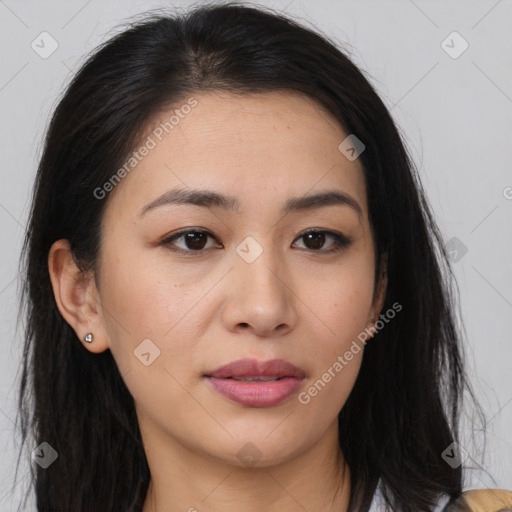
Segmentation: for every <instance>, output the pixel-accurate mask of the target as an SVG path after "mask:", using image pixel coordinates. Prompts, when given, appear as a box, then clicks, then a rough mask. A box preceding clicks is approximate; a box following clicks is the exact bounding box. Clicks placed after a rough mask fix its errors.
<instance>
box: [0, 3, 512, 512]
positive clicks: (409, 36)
mask: <svg viewBox="0 0 512 512" xmlns="http://www.w3.org/2000/svg"><path fill="white" fill-rule="evenodd" d="M190 4H191V2H172V3H171V2H142V1H138V2H136V1H120V0H119V1H113V0H109V1H104V2H100V1H99V0H90V1H86V0H83V1H82V0H81V1H66V2H64V1H62V2H56V1H45V2H36V1H13V0H10V1H7V0H5V1H2V0H0V45H1V48H2V51H1V66H0V108H1V113H2V115H1V121H0V140H1V165H0V173H1V189H0V226H1V230H2V231H1V235H2V236H1V240H2V246H1V247H2V250H1V251H0V312H1V313H0V314H1V322H0V330H1V337H0V340H1V341H0V343H1V346H2V353H3V356H2V358H1V362H0V364H1V367H0V383H1V386H0V393H1V397H0V412H1V414H0V426H1V436H2V439H1V445H2V446H3V447H4V453H3V459H2V460H3V461H4V462H3V463H2V465H1V466H0V511H2V512H3V511H6V512H7V511H11V510H16V504H17V503H18V499H19V498H18V495H19V493H20V492H21V490H22V489H23V488H24V487H25V481H23V477H24V474H25V473H26V471H27V466H26V464H25V465H23V466H21V469H22V472H21V474H20V475H19V476H20V477H21V478H19V479H18V481H17V482H14V480H13V478H14V467H15V461H16V458H15V457H16V454H17V445H18V438H17V437H15V434H16V432H17V426H16V424H15V417H16V410H15V406H16V403H15V398H16V396H17V395H16V392H17V386H18V382H19V381H18V380H17V379H18V378H19V374H18V371H19V366H20V361H21V344H22V336H21V332H20V331H19V330H18V331H16V314H17V283H18V281H19V278H18V276H17V265H18V261H19V253H20V248H21V243H22V237H23V232H24V227H25V223H26V219H27V214H28V207H29V194H30V191H31V186H32V183H33V180H34V175H35V169H36V166H37V162H38V158H39V157H40V154H41V147H42V137H43V134H44V131H45V127H46V124H47V122H48V118H49V114H50V112H51V111H52V109H53V108H54V107H55V105H56V102H57V99H58V97H59V95H60V93H61V91H62V90H63V88H64V86H65V85H67V83H68V82H69V80H70V79H71V77H72V76H73V71H74V70H76V69H77V65H78V64H79V63H81V62H82V61H83V60H84V57H85V55H86V53H88V52H89V51H91V50H92V49H93V48H94V47H96V46H97V45H98V44H99V43H100V42H102V41H104V40H105V39H106V38H107V37H109V36H110V35H112V29H113V27H115V26H116V25H119V24H120V23H121V22H123V21H124V20H126V18H128V17H130V16H132V15H134V14H136V13H140V12H143V11H146V10H148V9H150V8H158V7H172V6H181V7H182V8H186V7H187V6H189V5H190ZM260 5H265V6H270V7H275V8H277V9H280V10H284V11H285V12H287V13H289V14H291V15H296V16H298V17H299V18H301V19H302V20H308V21H309V23H311V25H312V26H314V27H316V28H318V29H319V30H320V31H322V32H323V33H324V34H326V35H328V36H330V37H332V38H333V39H334V40H335V41H337V42H338V43H339V44H341V45H343V46H344V47H345V48H347V49H349V50H350V52H351V53H352V58H353V59H354V61H355V62H356V64H358V65H359V66H360V67H361V68H362V69H363V70H364V71H365V73H366V74H367V76H368V78H369V79H370V81H371V82H372V83H373V84H374V86H375V87H376V88H377V90H378V91H379V93H380V94H381V96H382V98H383V100H384V102H385V104H386V105H387V106H388V108H390V109H391V113H392V115H393V117H394V119H395V120H396V122H397V123H398V125H399V127H400V130H401V132H402V133H403V134H404V135H405V137H406V143H407V145H408V148H409V149H410V151H411V154H412V155H413V157H414V159H415V162H416V164H417V166H418V167H419V169H420V173H421V176H422V180H423V184H424V186H425V188H426V191H427V194H428V196H429V199H430V202H431V204H432V207H433V210H434V212H435V216H436V220H437V222H438V224H439V227H440V229H441V231H442V233H443V236H444V237H445V241H446V242H447V243H448V246H449V247H450V248H451V249H457V247H459V248H460V247H465V248H467V252H466V253H465V254H463V255H462V253H461V252H460V250H459V252H458V253H457V254H455V252H454V253H453V257H454V258H455V259H457V260H458V261H456V262H454V269H455V273H456V277H457V281H458V286H459V290H460V298H461V311H462V316H463V321H464V323H465V326H466V332H467V338H468V339H467V354H468V364H469V373H470V377H471V379H472V383H473V385H474V387H475V390H476V391H477V394H478V397H479V398H480V400H481V402H482V405H483V406H484V407H485V411H486V414H487V419H488V421H489V423H488V444H487V447H486V448H487V451H486V457H485V459H482V458H481V453H480V450H481V448H482V447H483V436H482V434H481V432H476V433H473V432H472V431H471V430H467V434H466V439H465V441H464V443H463V445H464V446H465V448H467V451H468V457H469V458H468V459H467V461H466V463H467V464H469V466H471V467H472V468H473V469H472V470H470V471H468V473H467V487H468V488H471V487H501V488H508V489H512V444H511V442H512V403H511V402H512V386H511V381H512V378H511V361H512V340H511V335H510V332H509V331H508V328H509V327H510V324H511V322H510V320H511V316H512V315H511V314H512V286H511V284H512V265H511V263H510V262H511V254H512V173H511V169H512V166H511V164H512V151H511V149H510V148H511V142H512V122H511V114H512V61H511V55H512V30H511V20H512V3H511V1H510V0H508V1H507V0H498V1H496V0H492V1H483V0H480V1H464V2H463V1H446V0H444V1H438V2H434V1H420V0H414V1H413V0H400V1H398V0H396V1H389V0H388V1H382V0H380V1H368V0H359V1H346V0H345V1H334V0H331V1H329V0H318V1H314V2H313V1H311V2H307V1H301V0H292V1H290V0H286V1H276V0H274V1H272V2H268V1H262V2H260ZM44 31H46V32H48V33H49V34H51V36H52V37H53V38H54V39H55V40H56V41H57V43H58V48H57V50H56V51H55V52H54V53H53V54H52V55H50V56H49V57H48V58H46V59H43V58H41V57H40V56H39V55H38V54H37V53H36V52H35V51H34V50H33V49H32V47H31V43H32V41H34V40H36V42H37V41H38V40H39V39H38V36H39V35H40V34H41V32H44ZM454 31H457V32H458V33H459V34H460V35H461V36H462V37H463V38H464V40H466V41H467V43H468V44H469V47H468V48H467V50H466V51H465V52H464V53H462V54H461V55H458V56H457V58H453V57H452V56H450V55H449V54H448V53H447V52H446V51H445V49H443V46H442V42H443V41H444V40H445V39H446V38H447V36H449V35H450V34H451V33H452V32H454ZM451 39H453V36H451V38H448V40H447V44H448V45H450V46H452V47H453V48H452V49H451V50H450V51H451V52H458V51H459V50H460V49H461V48H462V46H461V44H462V42H461V40H457V39H453V43H452V42H451ZM46 48H48V46H46ZM462 244H463V245H462ZM461 255H462V257H461ZM412 263H413V264H414V262H412ZM472 415H473V413H472V412H471V411H468V412H467V414H466V416H467V418H468V422H467V425H469V420H470V419H471V417H472ZM33 448H35V447H33ZM33 448H32V449H33ZM484 470H486V471H487V472H488V473H490V475H491V476H489V474H487V472H486V471H484ZM14 484H15V488H14V497H11V496H10V489H11V488H12V487H13V485H14ZM30 509H32V510H34V509H35V507H34V506H33V505H32V506H31V508H29V510H30Z"/></svg>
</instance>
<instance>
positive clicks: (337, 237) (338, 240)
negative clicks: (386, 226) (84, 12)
mask: <svg viewBox="0 0 512 512" xmlns="http://www.w3.org/2000/svg"><path fill="white" fill-rule="evenodd" d="M188 233H202V234H205V235H208V236H210V237H211V238H214V239H215V237H214V236H213V235H212V234H211V233H210V232H209V231H207V230H204V229H195V228H192V229H184V230H181V231H179V232H178V233H174V234H173V235H171V236H169V237H166V238H165V239H163V240H162V241H161V242H160V244H161V245H163V246H169V244H170V243H171V242H173V241H174V240H177V239H179V238H181V237H182V236H183V235H186V234H188ZM309 233H315V234H316V233H323V234H326V235H328V236H331V237H332V238H334V241H335V244H334V248H333V249H328V250H320V249H319V250H315V249H309V250H310V251H312V252H316V253H320V254H332V253H335V252H338V251H341V250H342V249H345V248H347V247H348V246H349V245H350V244H351V243H352V239H351V238H350V237H347V236H345V235H343V234H341V233H337V232H335V231H327V230H320V229H309V230H307V231H304V232H302V233H301V234H300V235H299V236H298V237H297V239H296V240H298V239H300V238H302V237H304V236H306V235H307V234H309ZM168 249H169V250H171V251H173V252H178V253H182V254H185V255H186V256H190V257H195V256H200V255H201V253H205V252H207V251H208V250H207V249H201V250H194V249H188V250H185V249H181V248H171V247H168ZM306 249H307V248H306Z"/></svg>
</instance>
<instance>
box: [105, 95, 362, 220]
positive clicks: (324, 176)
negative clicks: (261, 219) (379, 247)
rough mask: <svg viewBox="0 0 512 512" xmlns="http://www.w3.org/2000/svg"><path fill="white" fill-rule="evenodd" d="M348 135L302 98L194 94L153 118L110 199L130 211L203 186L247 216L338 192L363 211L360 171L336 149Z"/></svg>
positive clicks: (355, 164) (359, 165)
mask: <svg viewBox="0 0 512 512" xmlns="http://www.w3.org/2000/svg"><path fill="white" fill-rule="evenodd" d="M191 99H192V100H193V101H191ZM190 105H193V106H192V107H191V106H190ZM347 136H348V134H347V133H345V131H344V130H343V128H342V127H341V126H340V124H339V123H338V122H337V120H336V119H335V118H334V117H333V116H332V115H331V114H330V113H328V112H326V111H325V109H323V108H322V107H321V106H320V105H319V104H318V103H317V102H316V101H314V100H312V99H311V98H308V97H305V96H302V95H299V94H297V93H293V92H272V93H264V94H250V95H234V94H230V93H226V92H219V91H211V92H207V93H196V94H191V95H190V97H187V98H185V99H184V100H182V102H181V103H180V102H178V103H176V104H175V105H173V106H172V107H171V108H169V109H168V110H165V111H161V112H160V113H159V114H158V115H157V116H155V117H154V118H152V119H151V121H150V123H149V124H148V126H147V128H146V130H145V134H144V136H143V137H142V138H141V140H140V141H139V143H138V144H137V145H136V147H135V148H134V150H135V151H136V152H138V155H137V162H136V164H135V165H134V166H133V167H132V168H130V170H129V172H127V173H124V174H125V177H124V178H123V179H122V180H121V182H120V183H119V184H118V185H117V186H116V188H115V190H114V191H113V192H111V194H112V195H113V196H115V197H111V198H110V200H111V201H112V202H113V203H114V205H113V206H114V207H115V208H116V209H118V208H122V209H123V211H125V212H126V211H133V210H134V208H136V207H137V206H143V203H144V204H145V202H148V201H151V200H153V199H154V198H155V197H156V196H157V195H160V194H162V193H164V192H165V191H166V190H168V189H171V188H175V187H176V186H179V187H181V188H184V189H186V188H198V187H200V188H203V189H209V190H215V191H218V192H222V193H224V194H228V195H232V196H236V197H237V198H239V202H240V204H241V208H242V210H245V209H246V208H249V209H250V208H255V209H256V210H258V209H259V208H262V207H265V208H266V209H268V208H272V206H273V205H274V204H275V207H276V211H277V209H278V208H280V207H281V206H282V202H283V199H284V198H286V197H291V196H294V197H295V196H299V195H305V194H306V193H315V192H317V191H319V190H322V191H324V190H326V189H329V188H336V189H337V190H342V191H345V192H347V193H349V194H350V195H352V196H353V197H354V198H355V199H356V200H357V201H358V202H359V204H360V205H361V207H362V209H363V210H366V192H365V184H364V174H363V170H362V166H361V164H360V162H359V160H358V159H356V160H354V161H350V160H348V159H347V158H346V157H345V156H344V155H343V154H342V153H341V152H340V150H339V149H338V146H339V145H340V143H341V142H342V141H343V140H344V139H346V137H347ZM144 147H146V150H143V148H144ZM141 153H144V155H142V154H141ZM132 159H133V156H132ZM127 161H128V160H127ZM127 168H129V166H127ZM252 212H253V213H254V210H253V211H252ZM137 213H138V212H137Z"/></svg>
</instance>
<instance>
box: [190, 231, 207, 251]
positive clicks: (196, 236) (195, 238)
mask: <svg viewBox="0 0 512 512" xmlns="http://www.w3.org/2000/svg"><path fill="white" fill-rule="evenodd" d="M201 237H203V243H201V241H200V239H201ZM205 241H206V235H205V234H204V233H199V232H198V231H195V232H193V233H187V234H186V235H185V243H186V244H187V247H188V248H189V249H192V250H194V251H197V250H200V249H203V247H204V245H205ZM196 244H198V245H196ZM191 245H192V247H190V246H191Z"/></svg>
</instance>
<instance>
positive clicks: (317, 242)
mask: <svg viewBox="0 0 512 512" xmlns="http://www.w3.org/2000/svg"><path fill="white" fill-rule="evenodd" d="M304 236H305V237H306V240H308V241H309V242H311V241H313V244H312V245H313V247H312V249H320V248H321V247H322V245H323V244H324V238H325V235H324V234H323V233H308V234H307V235H304ZM306 245H307V244H306Z"/></svg>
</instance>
